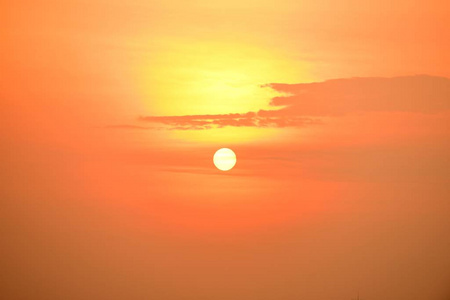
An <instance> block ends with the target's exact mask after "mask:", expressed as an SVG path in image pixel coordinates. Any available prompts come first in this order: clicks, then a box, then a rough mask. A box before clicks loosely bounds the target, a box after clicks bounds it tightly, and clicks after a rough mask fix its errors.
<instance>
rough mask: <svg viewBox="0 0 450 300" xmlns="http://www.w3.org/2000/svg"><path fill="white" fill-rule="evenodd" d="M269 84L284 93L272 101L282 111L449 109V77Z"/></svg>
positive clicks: (338, 112) (319, 113)
mask: <svg viewBox="0 0 450 300" xmlns="http://www.w3.org/2000/svg"><path fill="white" fill-rule="evenodd" d="M265 87H270V88H272V89H274V90H275V91H277V92H280V93H282V94H284V95H283V96H280V97H275V98H273V99H272V101H271V103H270V104H271V105H272V106H275V107H283V108H282V109H281V110H280V113H283V114H285V115H298V116H330V115H331V116H332V115H341V114H347V113H352V112H373V111H396V112H399V111H400V112H401V111H403V112H418V113H435V112H440V111H445V110H449V109H450V79H448V78H444V77H433V76H426V75H418V76H405V77H394V78H371V77H367V78H347V79H333V80H327V81H324V82H314V83H301V84H281V83H272V84H267V85H265Z"/></svg>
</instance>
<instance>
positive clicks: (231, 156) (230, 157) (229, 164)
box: [213, 148, 236, 171]
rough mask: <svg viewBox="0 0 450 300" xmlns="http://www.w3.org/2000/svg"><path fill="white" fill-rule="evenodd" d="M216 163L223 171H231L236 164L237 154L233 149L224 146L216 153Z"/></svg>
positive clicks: (214, 159)
mask: <svg viewBox="0 0 450 300" xmlns="http://www.w3.org/2000/svg"><path fill="white" fill-rule="evenodd" d="M213 161H214V165H215V166H216V167H217V169H219V170H221V171H229V170H231V169H232V168H233V167H234V166H235V165H236V154H235V153H234V152H233V150H231V149H228V148H222V149H219V150H217V151H216V153H215V154H214V158H213Z"/></svg>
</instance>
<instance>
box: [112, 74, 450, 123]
mask: <svg viewBox="0 0 450 300" xmlns="http://www.w3.org/2000/svg"><path fill="white" fill-rule="evenodd" d="M262 87H263V88H271V89H273V90H275V91H277V92H279V93H280V96H278V97H275V98H273V99H272V100H271V102H270V105H271V106H273V107H274V110H259V111H257V112H247V113H230V114H209V115H184V116H142V117H139V121H141V122H146V123H151V124H155V126H154V127H143V126H134V125H120V126H114V128H126V129H163V128H165V129H169V130H204V129H211V128H223V127H228V126H230V127H302V126H308V125H313V124H320V123H321V119H320V118H321V117H326V116H339V115H344V114H350V113H358V112H381V111H383V112H416V113H436V112H441V111H446V110H450V79H448V78H444V77H435V76H426V75H417V76H404V77H394V78H381V77H365V78H343V79H333V80H327V81H323V82H313V83H299V84H283V83H270V84H266V85H263V86H262ZM276 108H278V109H276ZM156 124H157V125H158V126H156Z"/></svg>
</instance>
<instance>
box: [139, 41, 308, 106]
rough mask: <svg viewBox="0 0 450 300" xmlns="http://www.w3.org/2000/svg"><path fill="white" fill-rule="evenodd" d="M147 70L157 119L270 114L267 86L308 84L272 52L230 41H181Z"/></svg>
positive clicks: (146, 86) (147, 93)
mask: <svg viewBox="0 0 450 300" xmlns="http://www.w3.org/2000/svg"><path fill="white" fill-rule="evenodd" d="M160 44H163V45H164V46H162V47H160V48H158V50H156V53H154V54H152V56H151V58H150V59H149V61H147V62H145V64H144V65H142V66H141V68H142V77H141V88H142V94H143V95H144V96H143V101H148V106H149V111H150V113H151V114H153V115H189V114H227V113H238V112H241V113H244V112H248V111H257V110H259V109H268V108H269V107H268V102H269V99H270V98H271V97H273V96H275V94H274V92H272V91H271V90H270V89H263V88H261V87H260V85H262V84H266V83H271V82H298V81H299V80H302V79H304V80H305V81H308V80H309V79H310V78H309V77H308V75H307V72H306V70H305V68H301V67H299V66H298V63H295V62H290V61H288V60H287V59H286V58H285V57H283V56H282V55H281V54H277V53H275V52H272V51H269V50H267V49H268V48H267V47H260V46H257V45H249V44H246V43H237V42H226V41H220V42H218V41H188V40H176V41H172V40H171V41H165V42H161V43H160Z"/></svg>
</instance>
